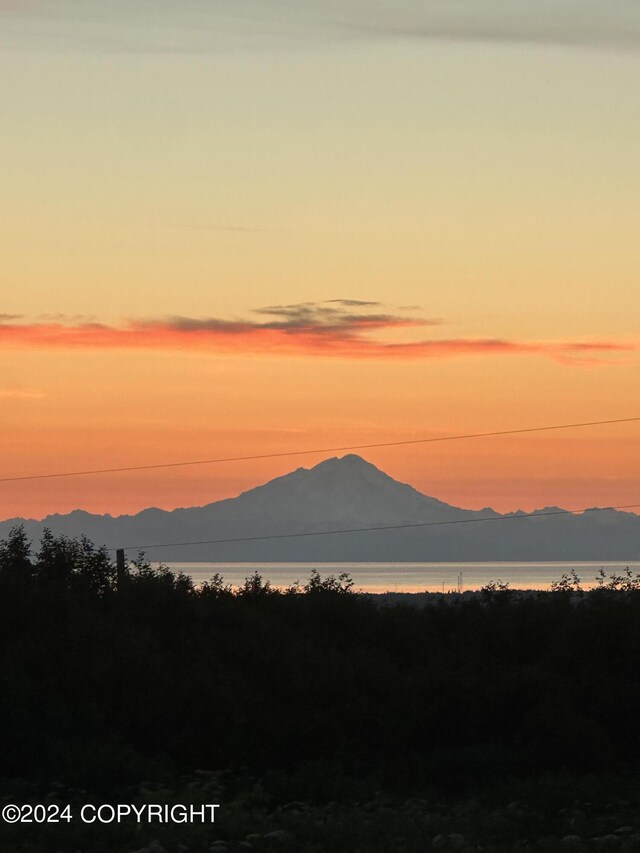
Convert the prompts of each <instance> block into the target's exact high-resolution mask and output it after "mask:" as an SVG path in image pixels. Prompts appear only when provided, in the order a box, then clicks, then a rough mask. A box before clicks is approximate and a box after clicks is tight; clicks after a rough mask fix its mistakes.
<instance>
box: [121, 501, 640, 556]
mask: <svg viewBox="0 0 640 853" xmlns="http://www.w3.org/2000/svg"><path fill="white" fill-rule="evenodd" d="M638 507H640V504H623V505H620V506H603V507H589V508H587V509H554V510H549V511H548V512H523V513H518V514H517V515H499V516H490V517H488V518H456V519H451V520H449V521H419V522H412V523H408V524H384V525H379V526H376V527H350V528H343V529H338V530H314V531H311V532H309V533H274V534H270V535H264V536H239V537H237V538H233V539H203V540H200V541H198V542H163V543H155V544H153V545H125V546H124V547H122V548H107V550H108V551H116V550H122V551H134V550H139V551H144V550H149V549H150V548H181V547H184V546H186V545H223V544H229V543H231V542H264V541H266V540H272V539H301V538H302V537H306V536H333V535H335V534H339V533H372V532H374V531H376V530H407V529H408V528H416V527H442V526H444V525H447V524H481V523H483V522H489V521H517V520H519V519H521V518H544V517H545V516H550V515H582V514H583V513H587V512H605V511H606V510H611V509H614V510H623V509H636V508H638Z"/></svg>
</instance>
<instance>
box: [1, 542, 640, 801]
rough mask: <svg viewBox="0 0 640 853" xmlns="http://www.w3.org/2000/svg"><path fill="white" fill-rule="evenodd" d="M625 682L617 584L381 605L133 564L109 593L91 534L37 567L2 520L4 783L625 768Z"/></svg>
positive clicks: (420, 780) (634, 594)
mask: <svg viewBox="0 0 640 853" xmlns="http://www.w3.org/2000/svg"><path fill="white" fill-rule="evenodd" d="M638 672H640V591H639V590H638V589H637V583H636V584H635V585H634V584H633V583H627V584H626V585H625V584H624V578H622V580H620V579H618V580H617V581H616V582H615V583H604V582H603V583H602V585H601V587H600V588H598V589H596V590H593V591H591V592H583V591H582V590H580V589H579V585H578V586H576V584H575V582H574V579H572V578H571V577H569V578H567V579H566V582H565V583H560V584H559V585H558V587H557V588H556V590H555V591H554V592H550V593H539V594H537V595H527V596H519V595H518V594H517V593H515V592H513V591H510V590H508V589H506V588H505V587H504V585H502V586H501V585H499V584H494V585H490V586H489V587H487V588H486V589H485V592H484V594H483V595H482V596H480V597H479V598H478V599H477V600H472V601H465V600H462V598H461V599H460V600H459V601H458V602H457V603H455V604H453V605H451V604H448V605H442V606H427V607H423V608H416V607H410V606H401V605H400V606H394V607H380V606H378V605H377V604H376V603H375V601H374V600H373V599H372V598H370V597H368V596H364V595H360V594H357V593H354V592H353V590H352V584H351V581H350V579H349V578H348V577H347V576H346V575H341V576H339V577H337V578H336V577H330V578H326V579H324V580H323V579H322V578H321V577H320V576H319V575H318V573H317V572H314V573H313V574H312V575H311V577H310V579H309V581H308V582H307V583H306V584H304V585H300V586H294V587H291V588H290V589H288V590H285V591H277V590H275V589H273V588H271V587H270V586H269V584H268V583H267V582H265V581H263V579H262V578H260V576H258V575H253V576H252V577H249V578H248V579H247V581H246V582H245V584H244V586H243V587H241V588H240V589H238V590H232V589H231V588H230V587H229V586H227V585H225V583H224V580H223V579H222V578H220V577H219V576H214V578H212V580H211V582H209V583H207V584H203V585H201V586H197V587H196V586H194V584H193V582H192V580H191V579H190V578H189V577H187V576H185V575H181V574H177V575H176V574H174V573H172V572H170V571H168V570H167V569H163V568H160V569H156V568H153V567H152V566H151V565H150V564H149V563H148V562H146V561H145V559H144V557H143V556H142V555H141V556H140V557H139V558H137V559H136V560H134V561H132V562H130V563H129V564H128V566H127V571H126V576H125V578H124V581H123V582H122V583H121V584H120V588H119V589H118V588H117V577H116V568H115V565H114V563H113V561H112V560H111V558H110V557H109V554H108V553H107V551H106V550H105V549H102V548H97V547H95V546H94V545H93V544H92V543H91V542H89V541H87V540H70V539H66V538H64V537H57V538H56V537H54V536H52V535H51V534H50V533H46V534H45V536H44V537H43V540H42V542H41V544H40V547H39V549H38V550H37V551H36V552H35V553H32V550H31V546H30V543H29V542H28V541H27V540H26V537H25V535H24V531H23V530H22V529H20V528H17V529H15V530H14V531H12V533H11V535H10V536H9V537H8V539H7V540H6V541H4V542H2V543H0V719H1V720H2V725H1V726H0V777H2V778H4V779H5V780H8V779H15V778H23V779H26V780H29V781H30V782H33V783H38V782H42V784H49V783H50V782H51V781H52V780H59V781H60V782H62V783H64V784H71V785H77V786H84V787H87V788H89V787H91V789H92V790H99V789H104V790H106V791H113V790H115V789H117V788H118V787H121V786H126V785H128V784H134V783H139V781H140V780H141V779H154V778H155V779H158V778H162V776H163V775H171V774H179V773H183V772H191V771H193V770H195V769H199V768H200V769H207V770H217V769H225V768H231V769H234V768H236V769H238V768H248V769H249V770H251V771H252V772H256V773H262V774H264V773H270V772H276V771H277V772H278V773H281V774H290V775H291V776H292V777H295V779H296V786H297V787H296V794H297V796H303V795H306V796H313V795H314V794H317V795H318V796H325V795H328V798H332V785H334V782H333V781H332V780H334V779H335V778H336V775H341V776H344V777H345V778H347V777H354V778H355V777H358V776H360V777H362V776H368V777H370V778H372V779H373V778H375V779H379V780H380V782H381V784H384V785H390V786H397V787H399V788H402V787H404V788H415V787H416V786H418V785H421V786H435V787H441V788H444V789H450V790H453V789H457V788H461V787H465V786H466V787H469V786H471V787H472V786H474V785H476V784H484V783H487V782H491V781H495V780H496V779H499V778H505V777H507V776H521V777H525V776H536V775H541V774H544V773H549V772H558V771H566V772H570V773H588V772H613V773H627V772H630V773H633V772H634V771H637V770H639V769H640V730H639V728H638V725H637V721H638V719H639V718H640V680H639V679H638ZM322 768H324V770H323V769H322ZM323 774H324V775H323ZM323 779H324V782H323ZM323 784H325V786H326V790H324V791H320V790H318V786H320V787H321V786H322V785H323ZM305 786H306V788H305ZM314 786H315V787H314ZM334 787H335V786H334ZM303 788H305V790H304V791H303ZM334 792H335V791H334V790H333V793H334Z"/></svg>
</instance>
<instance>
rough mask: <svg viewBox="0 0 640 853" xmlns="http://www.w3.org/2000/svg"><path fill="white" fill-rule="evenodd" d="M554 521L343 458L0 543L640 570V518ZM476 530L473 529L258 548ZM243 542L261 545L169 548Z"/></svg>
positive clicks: (2, 527) (75, 515)
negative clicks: (48, 539)
mask: <svg viewBox="0 0 640 853" xmlns="http://www.w3.org/2000/svg"><path fill="white" fill-rule="evenodd" d="M558 509H559V508H558V507H546V508H543V509H540V510H537V511H536V512H537V514H538V515H539V516H540V517H537V518H526V517H525V518H520V517H519V516H521V515H522V514H523V513H522V511H521V510H519V511H517V512H514V513H508V514H506V515H504V516H502V515H501V514H500V513H497V512H495V511H494V510H492V509H489V508H486V509H483V510H480V511H475V510H467V509H462V508H460V507H454V506H451V505H450V504H447V503H444V502H443V501H440V500H437V499H436V498H434V497H429V496H427V495H424V494H422V493H421V492H419V491H417V490H416V489H414V488H413V487H412V486H410V485H407V484H406V483H401V482H399V481H397V480H394V479H393V478H392V477H390V476H389V475H388V474H385V473H384V472H383V471H381V470H380V469H379V468H376V466H375V465H372V464H371V463H370V462H367V461H366V460H365V459H362V457H360V456H357V455H355V454H348V455H346V456H343V457H342V458H336V457H334V458H331V459H326V460H324V461H323V462H320V463H319V464H318V465H315V466H314V467H312V468H297V469H296V470H295V471H292V472H291V473H289V474H285V475H284V476H282V477H277V478H276V479H274V480H270V481H269V482H267V483H265V484H264V485H261V486H257V487H256V488H253V489H249V490H248V491H246V492H243V493H242V494H240V495H238V497H235V498H229V499H226V500H221V501H216V502H214V503H210V504H207V505H206V506H201V507H190V508H186V509H175V510H172V511H167V510H161V509H158V508H156V507H151V508H149V509H145V510H143V511H142V512H139V513H137V514H136V515H122V516H118V517H112V516H111V515H108V514H107V515H93V514H91V513H88V512H85V511H83V510H74V511H73V512H70V513H68V514H66V515H59V514H56V515H50V516H48V517H47V518H44V519H42V520H41V521H36V520H33V519H9V520H7V521H3V522H0V537H4V536H6V535H7V533H8V532H9V530H10V528H11V527H12V526H13V525H14V524H18V523H23V524H24V525H25V529H26V531H27V534H28V535H29V536H30V537H31V538H32V539H33V540H34V542H37V541H39V539H40V536H41V535H42V530H43V529H44V528H45V527H48V528H49V529H51V530H52V532H53V533H54V534H56V535H59V534H66V535H68V536H80V535H83V534H84V535H86V536H88V537H89V538H90V539H91V540H93V541H94V542H95V543H96V544H99V545H100V544H106V545H108V546H109V547H130V546H142V547H144V546H148V545H163V547H161V548H153V549H150V550H149V552H148V555H149V557H151V558H152V559H154V560H155V559H158V560H165V561H173V562H190V561H230V562H231V561H243V562H271V561H277V562H287V561H295V562H309V561H314V560H317V561H323V562H329V561H353V562H357V561H397V562H407V561H410V562H414V561H416V562H420V561H439V560H467V561H483V560H636V559H638V548H637V543H638V541H639V534H640V517H639V516H638V515H635V514H633V513H627V512H617V511H615V510H604V511H602V512H597V513H586V514H582V515H579V516H573V515H555V516H553V515H552V516H548V515H547V516H545V515H544V513H549V512H554V511H556V512H557V511H558ZM482 519H485V520H486V521H481V520H482ZM500 519H504V521H501V520H500ZM474 520H475V521H478V522H479V523H465V524H440V525H438V524H436V526H425V527H422V528H420V527H413V528H411V527H409V528H407V529H403V530H384V531H382V530H381V531H373V532H360V533H349V534H346V533H345V534H339V533H338V534H334V535H321V536H304V537H300V538H282V539H275V540H264V539H262V540H260V539H259V537H268V536H282V537H286V536H287V534H300V533H305V534H306V533H313V532H317V531H323V530H347V529H351V528H358V527H382V526H385V525H401V524H407V525H411V524H425V525H431V524H434V523H440V522H457V521H474ZM242 538H247V539H249V538H253V539H255V540H257V541H245V542H220V543H218V544H199V545H198V544H194V545H188V546H184V547H177V546H175V545H171V543H178V542H203V540H212V539H215V540H221V539H226V540H229V539H242Z"/></svg>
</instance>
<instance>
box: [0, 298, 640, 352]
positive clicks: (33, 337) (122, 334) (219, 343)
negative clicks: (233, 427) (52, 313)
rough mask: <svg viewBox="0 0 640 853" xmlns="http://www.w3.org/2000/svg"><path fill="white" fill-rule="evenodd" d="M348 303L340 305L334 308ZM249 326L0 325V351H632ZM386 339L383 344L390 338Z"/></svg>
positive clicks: (290, 314) (378, 321) (314, 308)
mask: <svg viewBox="0 0 640 853" xmlns="http://www.w3.org/2000/svg"><path fill="white" fill-rule="evenodd" d="M355 301H356V300H340V302H341V303H345V302H346V303H350V302H355ZM253 314H254V317H253V318H251V319H240V320H229V319H224V318H219V317H205V318H197V317H183V316H176V317H167V318H163V319H157V318H145V319H131V320H128V321H127V322H125V323H124V324H122V325H119V326H116V325H109V324H104V323H97V322H81V323H60V322H46V323H42V322H35V323H25V322H21V323H18V322H13V323H4V324H1V325H0V347H2V348H3V349H49V350H55V349H66V350H87V349H95V350H101V349H102V350H106V349H138V350H154V349H155V350H170V351H182V352H203V353H212V354H235V355H260V356H264V355H271V356H285V357H286V356H295V357H315V358H322V357H333V358H342V359H384V360H402V359H405V360H407V359H413V360H418V359H423V360H427V359H438V358H450V357H454V356H457V357H475V356H479V355H494V356H507V355H539V356H546V357H549V358H552V359H555V360H556V361H558V362H560V363H563V364H567V365H583V366H586V365H595V364H626V363H629V357H630V356H631V355H632V354H633V353H636V352H638V350H639V349H640V343H639V342H635V341H611V340H606V339H605V340H595V341H594V340H591V341H584V340H552V341H539V340H510V339H505V338H491V337H487V338H483V337H464V338H441V337H434V338H425V337H424V336H421V337H420V338H418V339H414V340H397V334H395V338H394V334H393V333H397V332H398V331H399V330H404V331H405V334H406V330H411V329H413V330H424V329H427V328H433V327H437V326H439V325H441V321H440V320H437V319H429V318H421V317H415V316H406V315H404V314H398V313H380V312H373V311H365V310H360V311H356V310H349V307H348V305H344V304H340V305H335V306H334V305H328V304H327V303H326V302H323V303H316V302H302V303H296V304H293V305H271V306H267V307H264V308H260V309H256V311H254V312H253ZM390 335H391V336H390Z"/></svg>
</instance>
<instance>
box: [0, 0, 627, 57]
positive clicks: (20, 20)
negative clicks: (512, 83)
mask: <svg viewBox="0 0 640 853" xmlns="http://www.w3.org/2000/svg"><path fill="white" fill-rule="evenodd" d="M639 5H640V4H638V3H637V0H608V2H607V1H606V0H509V2H508V3H505V2H504V0H376V2H373V0H321V2H318V0H215V2H214V0H181V2H179V3H178V2H176V0H137V2H135V3H132V2H130V0H110V2H109V3H104V2H102V0H82V2H74V0H29V2H27V0H24V2H22V3H17V2H7V0H0V14H3V15H4V17H5V18H6V19H7V20H8V21H9V22H10V23H11V26H12V28H13V33H12V31H11V30H10V31H9V35H12V34H13V35H14V36H17V37H18V38H19V39H20V38H21V39H22V41H28V40H29V39H30V40H31V43H37V44H39V45H40V46H47V45H48V46H50V47H51V46H56V45H57V46H58V47H60V46H64V47H66V48H67V49H69V48H70V49H73V48H79V47H80V48H81V47H85V48H86V47H87V46H90V47H94V48H100V49H103V50H112V51H122V50H126V51H136V50H138V51H147V52H193V53H196V52H198V53H201V52H210V51H215V50H229V49H231V50H234V49H247V48H249V49H252V48H256V47H261V46H264V45H274V44H275V45H282V46H286V45H287V44H291V43H297V44H299V43H300V42H301V41H303V42H307V43H311V42H320V43H322V42H323V41H327V40H333V41H335V40H336V39H342V40H344V39H360V40H362V39H367V40H380V39H390V38H419V39H449V40H471V41H492V42H531V43H537V44H551V45H553V44H562V45H576V46H593V47H609V48H611V47H613V48H622V49H624V48H627V49H634V48H637V47H638V46H639V45H640V9H639ZM5 43H6V42H5Z"/></svg>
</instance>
